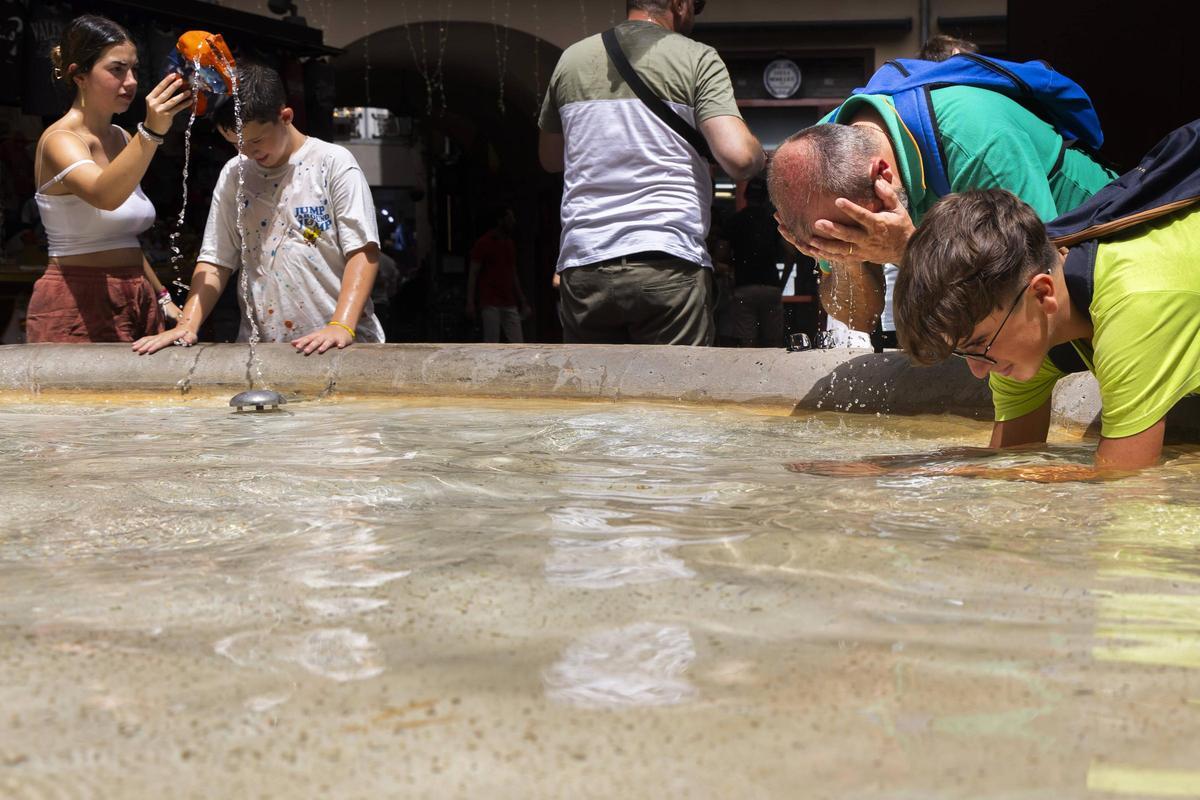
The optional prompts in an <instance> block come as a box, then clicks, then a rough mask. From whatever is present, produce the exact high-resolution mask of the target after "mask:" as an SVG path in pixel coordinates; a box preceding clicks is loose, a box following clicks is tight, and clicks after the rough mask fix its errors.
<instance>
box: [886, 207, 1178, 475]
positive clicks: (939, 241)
mask: <svg viewBox="0 0 1200 800" xmlns="http://www.w3.org/2000/svg"><path fill="white" fill-rule="evenodd" d="M1080 246H1082V243H1081V245H1080ZM1198 254H1200V206H1195V205H1193V206H1191V207H1188V208H1184V209H1182V210H1180V211H1177V212H1175V213H1173V214H1169V215H1166V216H1162V217H1158V218H1157V219H1153V220H1151V221H1149V222H1145V223H1143V224H1141V225H1138V226H1136V227H1131V228H1129V229H1128V230H1127V231H1125V232H1122V233H1121V234H1119V235H1115V236H1112V237H1110V238H1104V239H1101V240H1099V242H1098V243H1096V249H1095V258H1094V261H1093V262H1092V265H1093V267H1092V270H1093V271H1092V272H1091V273H1090V275H1089V276H1088V277H1090V287H1091V292H1092V294H1091V297H1090V299H1089V298H1087V297H1086V295H1085V291H1086V283H1084V282H1080V281H1078V280H1076V279H1075V277H1074V275H1068V274H1067V273H1065V272H1064V269H1063V265H1064V263H1065V261H1066V258H1067V255H1068V249H1067V248H1057V249H1056V248H1055V247H1054V246H1053V245H1052V244H1051V243H1050V239H1049V238H1048V237H1047V234H1046V228H1045V226H1044V225H1043V224H1042V222H1041V221H1040V220H1039V219H1038V218H1037V215H1036V214H1035V213H1034V212H1033V209H1031V208H1030V207H1029V206H1028V205H1026V204H1025V203H1023V202H1021V201H1020V200H1019V199H1017V197H1016V196H1014V195H1013V194H1011V193H1009V192H1006V191H1004V190H1000V189H988V190H983V191H974V192H965V193H963V194H959V195H951V196H950V197H947V198H945V199H943V200H942V201H940V202H939V203H938V204H937V205H936V206H934V208H933V210H932V211H931V212H930V213H929V215H928V216H927V217H926V219H925V222H924V223H923V224H922V226H921V228H919V229H918V230H917V232H916V234H915V235H914V236H913V238H912V239H911V240H910V242H909V245H908V249H907V251H906V252H905V255H904V260H903V264H902V268H901V270H900V277H899V279H898V280H897V283H896V294H895V297H896V328H897V332H898V334H899V337H900V342H901V345H902V346H903V347H904V349H905V350H907V351H908V352H909V353H910V355H911V356H912V358H913V359H914V360H915V361H917V362H920V363H925V364H930V363H934V362H937V361H941V360H943V359H944V358H946V356H949V355H957V356H959V357H962V358H965V359H966V360H967V363H968V364H969V365H970V367H971V372H972V373H974V374H975V375H976V376H977V377H979V378H987V379H988V381H989V383H990V385H991V389H992V399H993V403H994V405H995V408H996V423H995V427H994V428H993V432H992V441H991V446H992V447H994V448H999V447H1013V446H1017V445H1023V444H1033V443H1039V442H1044V441H1045V440H1046V434H1047V432H1048V430H1049V425H1050V407H1051V406H1050V403H1051V394H1052V392H1053V389H1054V384H1055V383H1056V382H1057V381H1058V380H1059V379H1060V378H1062V377H1063V375H1064V373H1063V372H1062V371H1061V370H1060V369H1059V368H1058V367H1056V366H1055V364H1054V363H1053V362H1052V361H1051V360H1050V359H1049V358H1048V357H1047V354H1048V353H1049V351H1050V350H1051V348H1053V347H1055V346H1058V345H1062V344H1067V343H1069V344H1070V345H1071V346H1072V347H1073V348H1074V349H1075V350H1076V351H1077V352H1078V354H1079V356H1080V357H1081V359H1082V360H1083V362H1084V364H1086V366H1087V368H1088V369H1089V370H1091V371H1092V373H1093V374H1095V376H1096V380H1097V382H1098V383H1099V385H1100V397H1101V403H1102V410H1101V417H1100V422H1101V439H1100V444H1099V446H1098V448H1097V450H1096V459H1095V463H1096V467H1098V468H1100V469H1101V470H1104V469H1119V470H1123V469H1137V468H1141V467H1146V466H1150V465H1153V464H1155V463H1157V462H1158V461H1159V459H1160V457H1161V455H1162V445H1163V433H1164V430H1165V427H1166V424H1165V417H1166V414H1167V412H1168V411H1170V410H1171V408H1172V407H1173V406H1174V405H1175V404H1176V403H1177V402H1179V400H1181V399H1182V398H1183V397H1185V396H1186V395H1188V394H1192V393H1196V392H1197V391H1200V266H1198V264H1197V256H1198ZM1014 294H1015V300H1013V301H1012V304H1011V305H1009V306H1006V305H1005V303H1007V302H1008V300H1007V298H1008V297H1009V296H1010V295H1014ZM985 342H986V344H984V343H985ZM981 345H982V346H983V349H979V347H980V346H981ZM982 472H983V473H984V474H988V471H986V470H983V471H982ZM992 474H994V473H992ZM1100 474H1101V472H1100V471H1099V470H1088V469H1081V468H1075V467H1071V466H1069V465H1063V469H1062V470H1058V471H1057V476H1058V477H1065V478H1081V477H1089V476H1092V475H1100Z"/></svg>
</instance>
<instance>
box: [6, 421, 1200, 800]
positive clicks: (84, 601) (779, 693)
mask: <svg viewBox="0 0 1200 800" xmlns="http://www.w3.org/2000/svg"><path fill="white" fill-rule="evenodd" d="M430 402H433V401H430ZM287 408H288V413H281V414H264V415H236V414H233V413H231V412H230V411H229V410H228V409H227V408H226V407H225V406H224V403H223V401H206V400H193V401H188V402H177V403H166V404H164V403H158V404H153V403H147V402H144V401H129V402H125V401H122V402H116V403H109V402H101V401H99V400H97V399H96V398H92V401H89V402H70V403H66V402H49V403H41V402H39V403H38V404H37V405H34V404H31V403H27V402H14V401H8V402H4V403H0V431H2V433H0V487H2V490H3V494H2V496H0V586H3V589H4V591H3V592H2V593H0V625H3V628H4V634H5V635H4V636H3V638H2V640H0V709H2V710H0V720H2V722H0V790H3V793H6V794H9V795H12V796H16V797H86V796H103V797H147V796H162V793H163V791H164V787H165V786H170V787H172V790H171V794H172V796H178V797H190V796H196V797H211V796H237V797H242V796H259V795H264V796H279V797H299V796H321V795H328V796H338V797H396V796H405V797H437V798H444V797H520V798H528V797H629V798H633V797H653V798H659V797H684V796H687V797H703V798H707V797H712V798H735V797H736V798H755V797H806V798H808V797H811V798H819V797H831V798H832V797H839V798H841V797H854V798H935V797H936V798H941V797H946V798H950V797H953V798H984V797H996V798H999V797H1006V798H1007V797H1021V798H1034V797H1036V798H1043V797H1044V798H1071V797H1118V796H1126V797H1130V796H1137V797H1156V796H1189V795H1192V794H1195V795H1200V767H1198V766H1197V765H1198V764H1200V677H1198V676H1200V673H1198V672H1197V669H1198V668H1200V557H1198V556H1197V544H1198V543H1200V482H1198V481H1197V477H1198V475H1200V458H1197V457H1196V456H1195V455H1193V454H1188V453H1183V454H1176V456H1175V457H1174V458H1173V460H1172V461H1171V462H1170V463H1168V465H1167V466H1165V467H1163V468H1161V469H1158V470H1153V471H1150V472H1148V473H1145V474H1143V475H1140V476H1137V477H1135V478H1131V479H1128V480H1123V481H1119V482H1114V483H1102V484H1064V485H1038V484H1030V483H1014V482H1003V481H990V480H968V479H962V478H953V477H920V478H914V477H904V476H883V477H871V478H828V477H819V476H812V475H798V474H794V473H791V472H788V471H787V470H786V469H785V468H784V464H785V463H787V462H789V461H794V460H797V459H805V460H808V459H819V458H852V457H859V456H863V455H869V454H881V453H922V452H928V451H932V450H935V449H937V448H939V447H945V446H949V445H963V444H980V443H982V442H984V441H985V440H986V431H987V428H986V426H981V425H978V424H975V423H964V422H954V421H947V420H924V419H918V420H913V419H909V420H905V419H900V418H877V417H873V416H870V417H867V416H862V417H856V416H848V415H846V416H842V415H834V414H819V415H813V416H807V417H772V416H760V415H751V414H746V413H740V412H737V411H731V410H697V409H681V408H669V407H643V406H633V405H609V404H578V405H566V404H546V405H533V404H499V403H495V404H482V403H475V402H466V401H458V402H448V401H437V402H436V403H434V405H432V406H419V405H410V404H403V403H384V402H377V401H356V402H321V403H316V402H309V403H295V404H292V405H289V406H287ZM1091 446H1092V445H1090V444H1079V443H1067V444H1065V445H1060V446H1059V447H1057V448H1055V449H1053V451H1052V452H1049V453H1048V454H1037V453H1034V454H1024V455H1021V456H1019V457H1016V456H1012V457H1008V458H1006V459H998V460H997V463H998V464H1003V463H1012V462H1013V461H1014V460H1016V459H1018V458H1019V459H1022V460H1025V461H1029V460H1035V461H1036V460H1039V459H1043V460H1046V459H1062V458H1066V459H1079V460H1083V459H1086V458H1087V457H1088V454H1089V452H1090V448H1091Z"/></svg>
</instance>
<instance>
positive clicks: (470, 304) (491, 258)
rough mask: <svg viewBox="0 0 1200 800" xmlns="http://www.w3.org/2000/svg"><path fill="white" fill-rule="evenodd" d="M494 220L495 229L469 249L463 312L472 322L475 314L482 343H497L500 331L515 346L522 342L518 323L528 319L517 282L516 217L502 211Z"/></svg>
mask: <svg viewBox="0 0 1200 800" xmlns="http://www.w3.org/2000/svg"><path fill="white" fill-rule="evenodd" d="M495 219H496V226H495V227H494V228H492V229H491V230H489V231H488V232H487V233H485V234H484V235H483V236H480V237H479V240H478V241H477V242H475V245H474V246H473V247H472V248H471V267H470V271H469V272H468V273H467V308H466V311H467V316H468V317H471V318H472V319H474V318H475V314H476V313H477V312H478V314H479V317H480V321H481V322H482V323H483V340H484V341H485V342H499V341H500V331H501V329H503V330H504V338H505V339H506V340H507V341H508V342H510V343H513V344H519V343H521V342H524V341H525V336H524V334H523V333H522V331H521V320H522V318H524V317H526V316H528V315H529V304H528V303H527V302H526V301H525V293H524V292H522V291H521V282H520V281H519V280H517V246H516V243H515V242H514V241H513V232H514V231H515V230H516V228H517V217H516V215H515V214H513V210H512V209H511V208H502V209H500V210H499V211H498V213H497V214H496V217H495Z"/></svg>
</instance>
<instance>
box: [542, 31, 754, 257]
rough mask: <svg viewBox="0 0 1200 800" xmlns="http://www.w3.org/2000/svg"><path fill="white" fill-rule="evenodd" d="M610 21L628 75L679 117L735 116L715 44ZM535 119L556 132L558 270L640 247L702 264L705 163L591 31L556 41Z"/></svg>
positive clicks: (695, 120)
mask: <svg viewBox="0 0 1200 800" xmlns="http://www.w3.org/2000/svg"><path fill="white" fill-rule="evenodd" d="M615 30H616V36H617V40H618V42H620V44H621V48H622V49H623V50H624V51H625V54H626V55H627V56H628V58H629V61H630V63H631V64H632V65H633V68H634V69H635V70H636V71H637V73H638V75H639V76H640V77H641V78H642V80H643V81H644V82H645V83H646V85H647V86H648V87H650V89H651V91H653V92H654V93H655V94H656V95H658V97H660V98H661V99H662V100H663V101H664V102H665V103H666V104H667V105H668V106H669V107H670V109H671V111H672V112H673V113H675V114H678V115H679V117H680V118H682V119H683V120H684V122H685V123H686V124H688V125H691V126H693V127H697V126H699V124H700V123H701V122H704V121H705V120H708V119H712V118H713V117H718V116H733V117H737V116H740V115H739V113H738V106H737V100H736V99H735V98H734V96H733V84H732V83H731V82H730V80H729V72H728V71H727V70H726V69H725V64H724V63H722V61H721V58H720V56H718V55H717V51H716V50H714V49H713V48H711V47H709V46H708V45H705V44H701V43H700V42H697V41H693V40H692V39H689V38H688V37H686V36H683V35H681V34H678V33H673V32H671V31H668V30H666V29H664V28H662V27H661V26H659V25H655V24H654V23H653V22H646V21H644V20H630V21H626V22H622V23H621V24H619V25H617V26H616V29H615ZM539 124H540V125H541V128H542V130H543V131H545V132H547V133H552V134H553V133H559V134H562V137H563V164H564V169H563V196H562V211H561V216H562V236H561V239H560V241H559V250H558V269H559V270H560V271H561V270H563V269H568V268H571V267H578V266H585V265H588V264H595V263H599V262H602V261H606V260H608V259H612V258H616V257H618V256H623V255H628V254H630V253H638V252H644V251H647V250H655V251H660V252H665V253H670V254H671V255H672V256H675V257H676V258H679V259H682V260H684V261H688V262H690V263H692V264H698V265H700V266H704V267H711V266H712V258H711V256H710V255H709V253H708V250H707V249H706V247H705V244H704V242H705V237H706V236H707V235H708V228H709V213H710V208H711V206H712V178H711V177H710V175H709V170H708V164H707V162H705V160H704V158H703V157H702V156H701V155H700V154H699V153H697V152H696V150H695V149H694V148H693V147H692V146H691V145H690V144H689V143H688V142H687V140H685V139H684V138H683V137H682V136H680V135H679V134H678V133H676V132H675V131H674V130H672V129H671V128H670V127H668V125H667V123H665V122H664V121H662V120H661V119H659V118H658V117H657V116H655V115H654V112H652V111H651V110H650V109H649V107H647V106H646V104H645V103H643V102H642V101H641V100H639V99H638V98H637V96H636V95H635V94H634V93H633V90H632V89H630V88H629V86H628V85H627V84H626V83H625V81H624V80H623V79H622V78H621V76H620V74H619V73H618V72H617V68H616V66H615V65H614V64H613V63H612V62H611V61H610V60H609V58H608V53H607V51H606V50H605V49H604V44H603V42H602V41H601V39H600V36H599V35H598V34H597V35H595V36H589V37H588V38H586V39H584V40H582V41H579V42H576V43H575V44H573V45H571V46H570V47H568V48H567V49H566V50H565V51H563V54H562V56H561V57H560V58H559V60H558V65H557V66H556V67H555V68H554V74H553V76H551V78H550V86H549V88H548V90H547V91H546V99H545V102H544V103H543V104H542V112H541V119H540V122H539Z"/></svg>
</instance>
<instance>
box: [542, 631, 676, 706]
mask: <svg viewBox="0 0 1200 800" xmlns="http://www.w3.org/2000/svg"><path fill="white" fill-rule="evenodd" d="M695 660H696V647H695V644H693V642H692V636H691V634H690V633H689V632H688V629H687V628H685V627H683V626H682V625H662V624H659V623H654V622H639V623H637V624H634V625H626V626H624V627H622V628H613V629H610V630H603V631H597V632H595V633H591V634H588V635H587V636H584V637H583V638H581V639H578V640H576V641H574V642H572V643H570V644H569V645H567V647H566V649H565V650H564V651H563V654H562V656H561V657H560V658H559V660H558V661H557V662H555V663H554V664H553V665H552V666H551V667H549V668H548V669H546V671H545V672H544V673H543V675H542V681H543V683H544V685H545V688H546V696H547V697H549V698H550V699H551V700H553V701H555V702H559V703H567V704H569V705H573V706H579V707H582V708H632V707H637V706H666V705H676V704H678V703H683V702H686V701H688V700H690V699H692V698H693V697H695V696H696V688H695V687H694V686H693V685H692V683H691V682H690V681H689V680H687V678H686V677H685V673H686V672H687V671H688V668H689V667H691V665H692V662H694V661H695Z"/></svg>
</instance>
